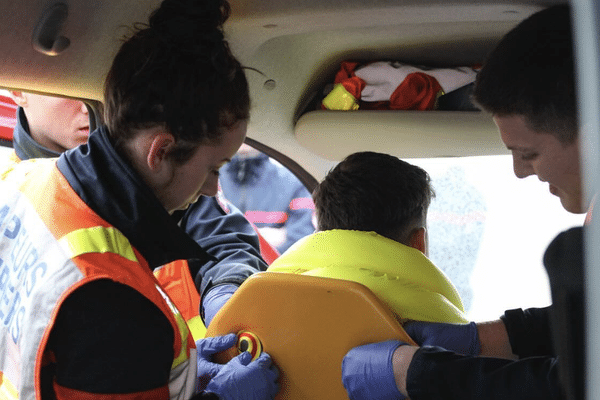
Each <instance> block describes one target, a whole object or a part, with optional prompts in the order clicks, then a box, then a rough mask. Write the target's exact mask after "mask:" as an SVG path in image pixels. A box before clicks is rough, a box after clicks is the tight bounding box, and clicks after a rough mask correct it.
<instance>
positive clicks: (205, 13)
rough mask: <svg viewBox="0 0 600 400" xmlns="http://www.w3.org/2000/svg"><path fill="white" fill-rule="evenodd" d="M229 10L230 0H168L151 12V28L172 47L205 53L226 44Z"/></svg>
mask: <svg viewBox="0 0 600 400" xmlns="http://www.w3.org/2000/svg"><path fill="white" fill-rule="evenodd" d="M229 13H230V6H229V3H228V2H227V1H226V0H164V1H163V2H162V3H161V5H160V7H159V8H158V9H157V10H156V11H154V12H153V13H152V15H151V16H150V20H149V28H150V30H151V31H152V32H153V33H154V34H156V35H157V36H159V37H160V38H161V39H162V41H163V42H164V43H165V44H166V45H167V46H169V47H173V48H175V49H178V50H179V51H182V52H190V53H201V52H204V51H206V48H207V47H211V48H212V47H214V46H215V45H218V46H221V45H222V42H223V40H224V35H223V24H224V23H225V21H226V20H227V18H229Z"/></svg>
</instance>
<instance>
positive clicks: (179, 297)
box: [154, 260, 200, 321]
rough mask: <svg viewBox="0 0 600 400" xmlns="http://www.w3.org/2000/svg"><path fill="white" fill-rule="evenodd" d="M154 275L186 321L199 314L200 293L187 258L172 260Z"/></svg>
mask: <svg viewBox="0 0 600 400" xmlns="http://www.w3.org/2000/svg"><path fill="white" fill-rule="evenodd" d="M154 275H155V276H156V279H157V280H158V282H160V286H161V287H162V288H163V290H164V291H165V292H166V293H167V294H168V295H169V297H170V298H171V300H173V302H174V303H175V305H176V306H177V308H178V309H179V311H180V312H181V315H182V316H183V318H184V319H185V320H186V321H189V320H190V319H192V318H194V317H195V316H197V315H198V314H199V310H200V295H199V294H198V289H196V285H195V284H194V279H192V275H191V274H190V268H189V266H188V262H187V260H178V261H173V262H172V263H169V264H167V265H165V266H163V267H162V268H161V269H159V270H158V271H157V272H156V273H155V274H154Z"/></svg>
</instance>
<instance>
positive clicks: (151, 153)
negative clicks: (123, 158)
mask: <svg viewBox="0 0 600 400" xmlns="http://www.w3.org/2000/svg"><path fill="white" fill-rule="evenodd" d="M150 140H151V141H150V146H149V148H148V154H147V156H146V163H147V165H148V168H149V169H150V171H152V172H154V173H160V172H161V169H162V168H165V167H167V166H169V167H170V163H169V162H168V160H167V155H168V154H169V152H170V151H171V149H172V148H173V146H174V145H175V138H174V137H173V135H171V134H170V133H168V132H164V131H159V132H157V133H155V134H154V135H153V136H152V138H151V139H150Z"/></svg>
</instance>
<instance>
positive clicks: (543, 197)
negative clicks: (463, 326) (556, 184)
mask: <svg viewBox="0 0 600 400" xmlns="http://www.w3.org/2000/svg"><path fill="white" fill-rule="evenodd" d="M407 161H409V162H411V163H413V164H416V165H419V166H420V167H422V168H424V169H425V170H426V171H427V172H428V173H429V174H430V176H431V178H432V183H433V186H434V189H435V191H436V198H435V199H434V200H433V202H432V204H431V206H430V209H429V214H428V232H429V257H430V259H431V260H432V261H433V262H434V263H435V264H436V265H437V266H438V267H440V268H441V269H442V270H444V272H445V273H446V274H447V275H448V276H449V277H450V279H451V280H452V281H453V282H454V283H455V285H456V286H457V289H458V290H459V292H460V294H461V297H462V298H463V301H464V303H465V307H466V309H467V314H468V317H469V318H470V319H471V320H476V321H482V320H490V319H497V318H498V317H499V316H500V315H502V313H503V312H504V310H506V309H511V308H526V307H543V306H547V305H549V304H550V303H551V298H550V289H549V283H548V278H547V275H546V272H545V269H544V266H543V263H542V258H543V255H544V251H545V249H546V247H547V246H548V244H549V243H550V242H551V241H552V239H553V238H554V237H555V236H556V235H557V234H559V233H560V232H561V231H563V230H565V229H568V228H570V227H573V226H578V225H579V226H580V225H582V224H583V221H584V218H585V215H575V214H570V213H568V212H567V211H565V210H564V209H563V208H562V207H561V204H560V200H559V199H558V197H555V196H553V195H551V194H550V193H549V191H548V185H547V184H544V183H542V182H540V181H539V180H538V179H537V177H535V176H531V177H528V178H525V179H517V178H516V177H515V175H514V174H513V169H512V157H511V156H509V155H507V156H486V157H465V158H442V159H418V160H417V159H412V160H407Z"/></svg>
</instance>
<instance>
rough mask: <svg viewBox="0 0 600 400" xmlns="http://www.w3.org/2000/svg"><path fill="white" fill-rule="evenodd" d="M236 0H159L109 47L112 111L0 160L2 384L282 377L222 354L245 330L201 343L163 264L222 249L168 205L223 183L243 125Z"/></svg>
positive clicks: (161, 393) (41, 394)
mask: <svg viewBox="0 0 600 400" xmlns="http://www.w3.org/2000/svg"><path fill="white" fill-rule="evenodd" d="M228 16H229V4H228V3H227V2H226V1H225V0H222V1H221V0H214V1H211V0H209V1H204V2H201V3H198V2H195V1H191V0H181V1H174V0H165V1H163V2H162V3H161V5H160V7H159V8H158V9H157V10H156V11H155V12H154V13H153V14H152V15H151V16H150V21H149V24H148V25H147V26H144V27H143V28H140V29H139V30H135V32H134V33H133V35H132V36H131V37H130V38H128V39H127V40H126V41H124V43H123V45H122V46H121V48H120V49H119V51H118V53H117V55H116V57H115V59H114V61H113V64H112V66H111V69H110V71H109V74H108V76H107V78H106V85H105V105H106V110H105V111H106V112H105V115H106V125H102V126H100V127H99V128H98V129H97V130H95V131H94V132H93V133H92V134H90V135H89V138H88V140H87V143H86V144H84V145H80V146H78V147H75V148H74V149H71V150H68V151H65V152H63V153H62V154H61V155H60V156H59V157H58V159H39V158H37V159H30V160H26V161H21V162H15V163H12V164H11V165H10V166H9V167H8V168H7V169H6V170H4V171H3V172H2V180H0V204H2V206H0V229H1V230H2V232H3V233H4V234H3V236H2V237H1V238H0V260H1V262H0V276H1V278H0V282H1V285H2V290H1V291H0V293H2V296H3V301H2V302H0V312H1V313H2V315H3V320H2V321H3V324H2V325H0V343H1V346H0V349H2V350H0V351H1V352H2V356H1V357H0V375H1V376H2V385H3V389H6V388H8V389H9V390H10V391H12V392H14V393H17V396H20V397H22V398H30V397H37V398H42V399H50V398H52V399H59V400H60V399H80V398H82V397H85V398H88V399H100V398H102V399H104V398H106V397H107V396H110V397H111V398H132V396H134V397H136V398H139V399H165V400H166V399H169V398H172V397H173V396H177V397H178V398H191V397H193V396H194V397H195V398H221V399H229V398H236V399H246V398H248V399H250V398H252V399H255V398H260V399H271V398H273V397H274V396H275V394H276V393H277V390H278V386H277V382H276V380H277V376H278V372H277V370H276V368H275V367H274V366H273V365H272V364H271V360H270V357H269V356H268V354H266V353H264V354H263V355H262V356H261V357H259V358H258V359H257V360H255V361H251V359H250V358H251V357H250V358H248V356H250V355H249V354H248V353H242V354H241V355H240V356H238V357H236V358H234V359H233V360H231V361H230V362H229V363H227V364H224V365H217V364H214V363H212V362H211V361H210V357H211V355H212V354H213V353H215V352H218V351H222V350H225V349H227V348H229V347H232V346H233V345H234V344H235V342H236V337H235V336H236V335H235V334H232V335H227V336H222V337H217V338H208V339H204V340H199V341H198V342H197V343H196V345H195V344H194V341H193V339H192V337H191V335H190V332H189V330H188V328H187V326H186V324H185V323H184V321H183V319H182V316H181V314H180V312H179V311H178V309H177V308H176V307H175V306H174V305H173V303H172V302H171V299H170V298H169V297H168V296H167V295H166V294H165V293H164V291H163V290H162V289H161V287H160V286H159V285H158V284H157V281H156V279H155V277H154V275H153V270H154V269H156V268H158V267H160V266H162V265H165V264H168V263H170V262H172V261H175V260H193V259H195V260H197V261H198V262H199V263H202V262H206V261H208V260H210V258H211V257H210V256H209V255H208V254H207V253H206V252H205V251H204V250H203V249H202V248H201V247H200V246H199V245H198V244H197V243H196V242H195V241H194V240H193V239H192V238H191V237H190V236H189V235H188V234H187V233H186V232H185V231H184V230H182V229H181V228H180V227H179V226H178V224H177V221H176V220H175V219H174V218H173V214H174V213H175V212H176V211H177V210H185V209H187V208H188V206H189V205H190V204H192V203H194V202H195V201H196V200H197V199H198V198H199V197H200V196H202V195H208V196H214V195H215V194H216V193H217V186H218V179H217V177H218V170H219V169H220V167H222V166H223V165H224V164H225V163H226V162H227V161H228V160H229V159H230V158H231V157H233V155H234V154H235V152H236V151H237V149H238V148H239V146H240V145H241V144H242V142H243V140H244V138H245V133H246V123H247V120H248V118H249V93H248V85H247V81H246V78H245V75H244V72H243V68H242V66H241V65H240V64H239V62H238V61H237V60H236V58H235V57H234V56H233V55H232V54H231V52H230V50H229V47H228V44H227V42H226V41H225V40H224V38H223V31H222V26H223V23H224V22H225V21H226V20H227V18H228ZM190 38H194V39H193V40H190ZM164 76H172V77H174V79H169V80H168V81H167V80H164V79H162V78H163V77H164ZM206 77H210V78H209V79H206ZM124 82H126V84H125V83H124ZM182 102H183V103H184V104H186V105H187V106H189V107H190V108H189V109H183V108H182V107H181V104H182ZM78 106H79V107H80V108H81V105H78ZM190 109H192V110H194V112H190V111H189V110H190ZM28 118H29V116H28ZM33 121H34V118H32V119H31V120H30V121H28V125H31V124H32V123H33ZM29 128H31V126H29ZM33 136H35V135H33V134H32V137H33ZM44 145H46V144H44ZM56 150H59V148H57V149H55V151H56ZM196 349H197V351H196Z"/></svg>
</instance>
